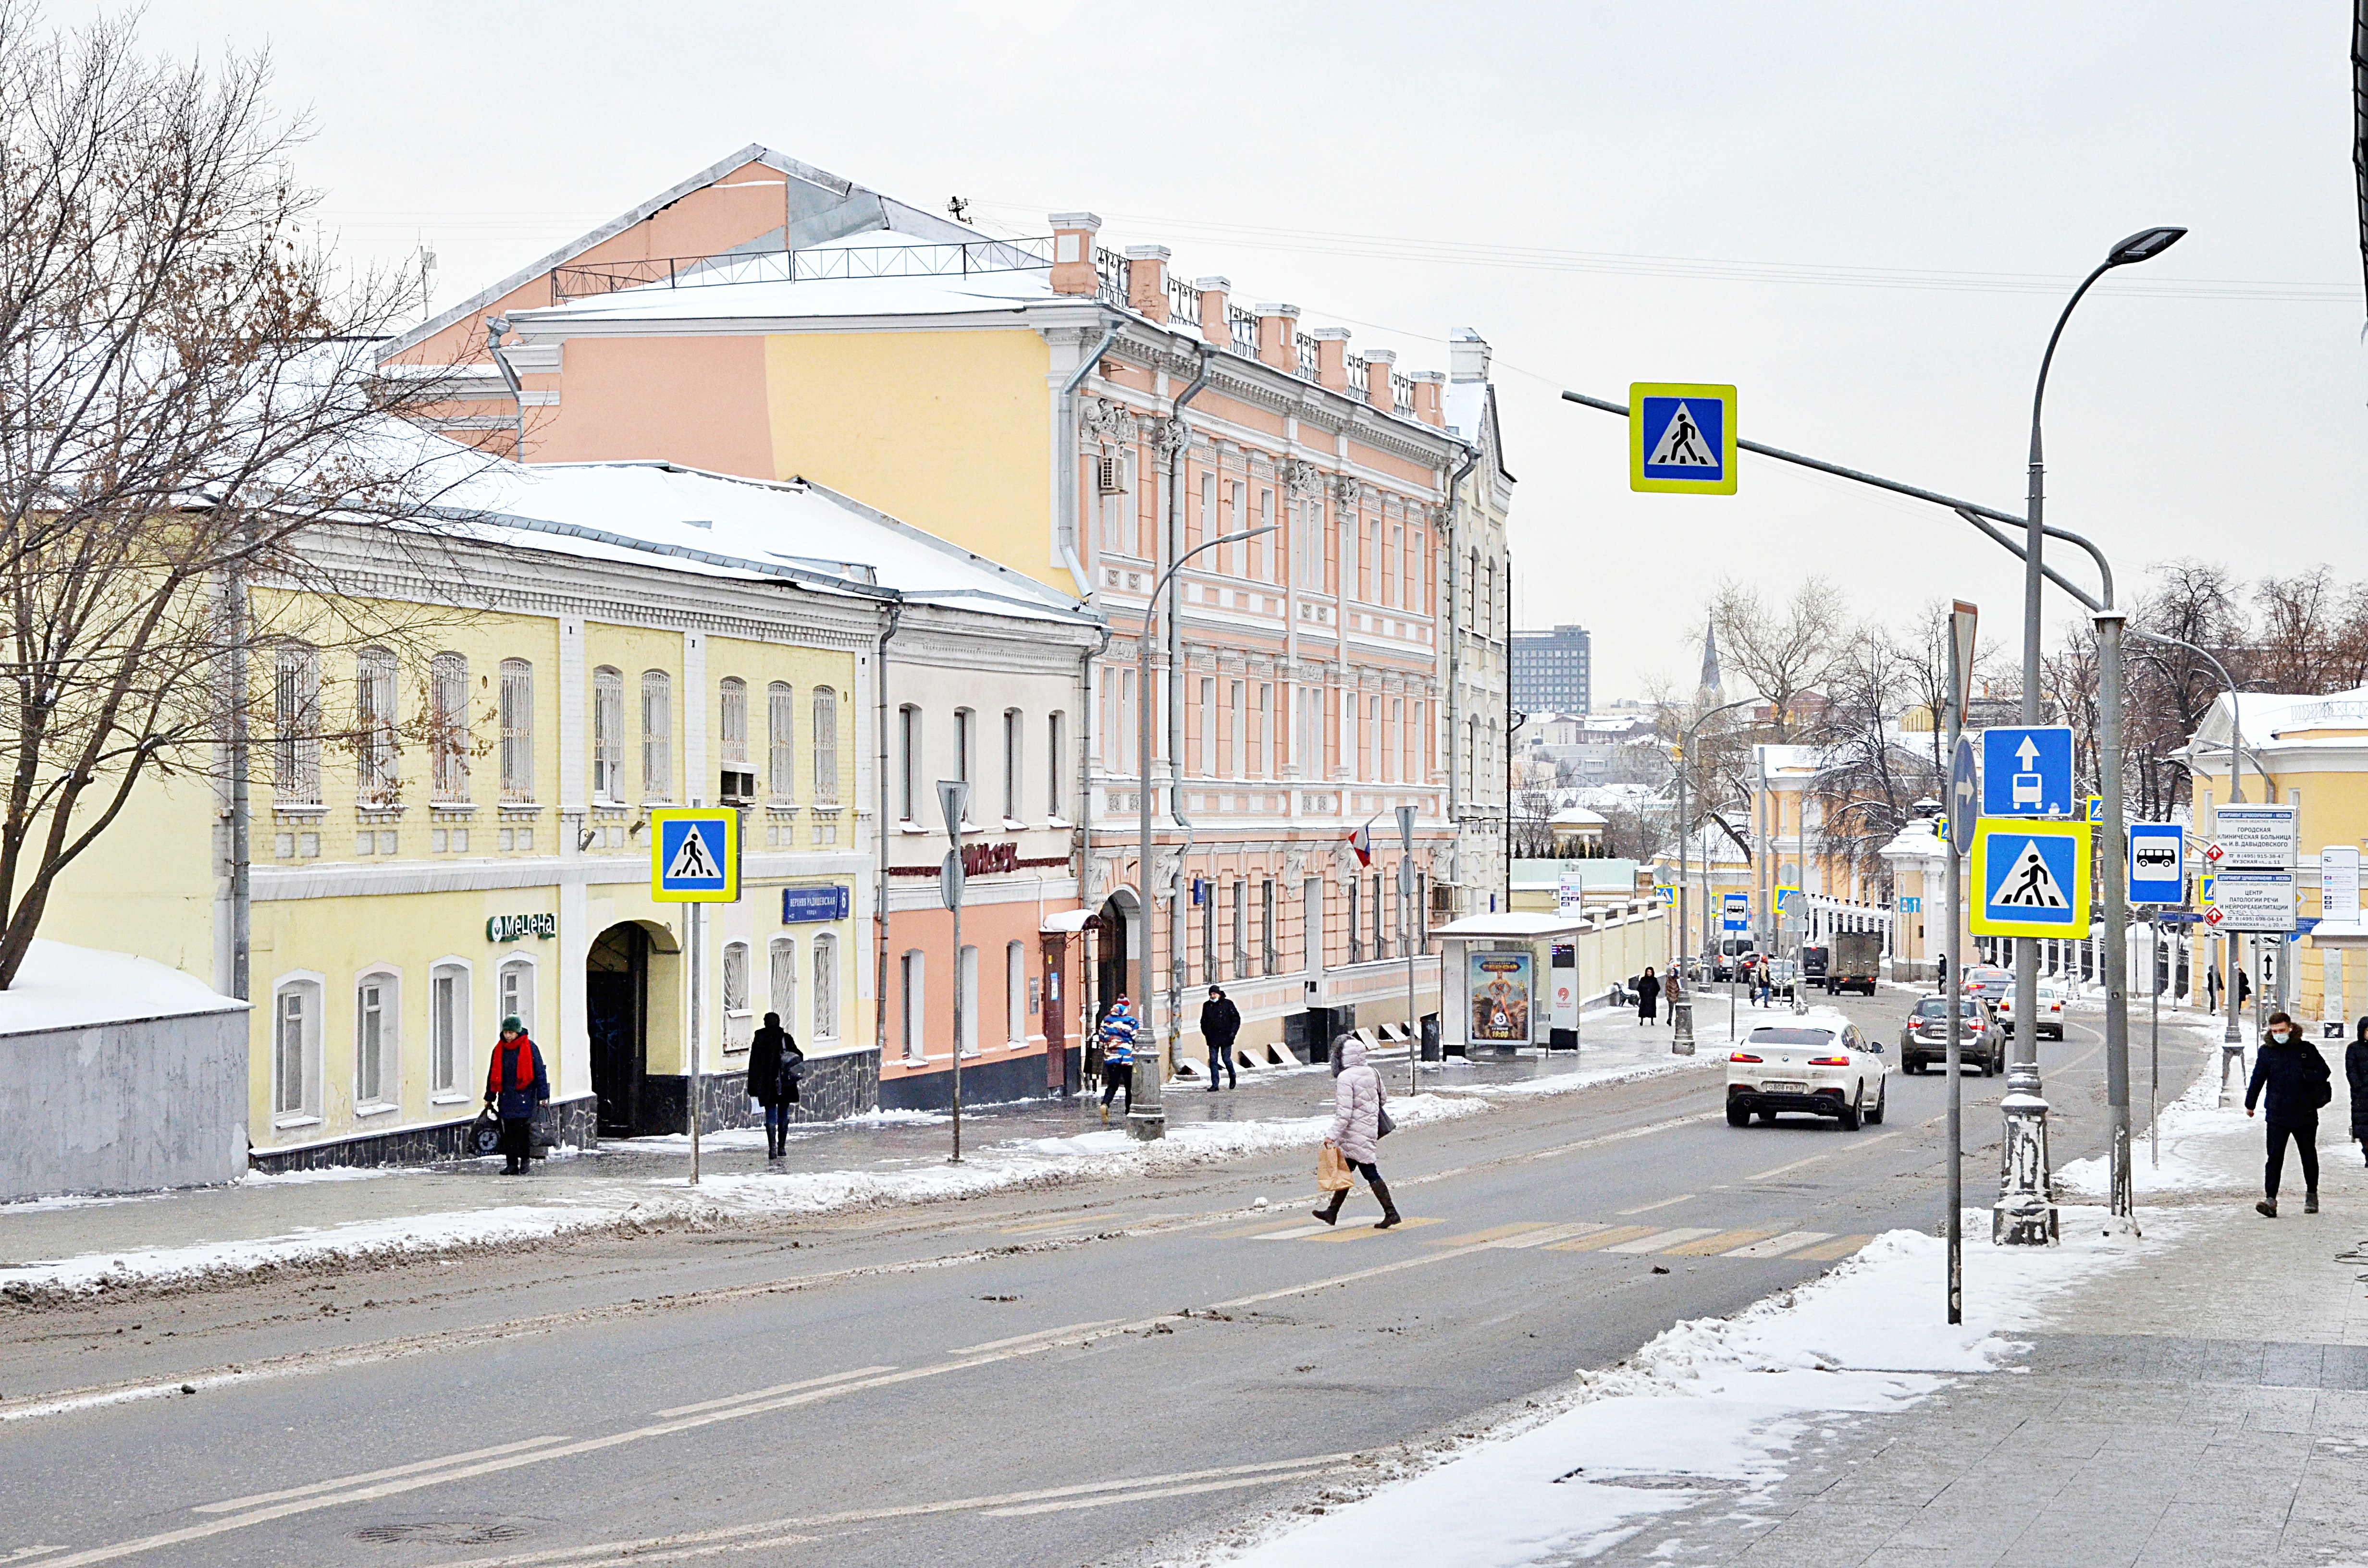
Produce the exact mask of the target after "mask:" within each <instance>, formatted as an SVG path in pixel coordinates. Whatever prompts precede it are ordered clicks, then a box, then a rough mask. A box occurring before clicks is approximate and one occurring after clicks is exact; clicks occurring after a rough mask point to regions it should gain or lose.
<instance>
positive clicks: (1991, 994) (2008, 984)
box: [1964, 963, 2014, 1007]
mask: <svg viewBox="0 0 2368 1568" xmlns="http://www.w3.org/2000/svg"><path fill="white" fill-rule="evenodd" d="M1964 988H1965V990H1967V991H1968V992H1970V993H1972V994H1974V995H1975V996H1978V997H1980V998H1981V999H1982V1000H1983V1001H1985V1002H1987V1003H1988V1004H1989V1005H1990V1006H1993V1007H1995V1006H1998V998H1999V997H2001V996H2004V995H2005V994H2007V993H2008V992H2009V991H2011V990H2013V989H2014V971H2012V970H2010V969H2000V968H1999V967H1998V965H1996V964H1994V963H1977V964H1968V965H1966V966H1965V987H1964Z"/></svg>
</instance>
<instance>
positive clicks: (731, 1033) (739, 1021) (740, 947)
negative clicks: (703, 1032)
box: [723, 942, 754, 1051]
mask: <svg viewBox="0 0 2368 1568" xmlns="http://www.w3.org/2000/svg"><path fill="white" fill-rule="evenodd" d="M753 1032H754V1024H753V1021H752V1019H751V1017H750V1015H749V1012H748V944H747V943H746V942H726V943H724V944H723V1049H724V1050H726V1051H746V1050H747V1049H748V1038H749V1036H750V1035H751V1034H752V1033H753Z"/></svg>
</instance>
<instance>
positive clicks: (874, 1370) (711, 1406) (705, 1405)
mask: <svg viewBox="0 0 2368 1568" xmlns="http://www.w3.org/2000/svg"><path fill="white" fill-rule="evenodd" d="M955 1354H957V1355H959V1354H961V1352H959V1351H957V1352H955ZM894 1370H895V1368H894V1367H858V1368H856V1369H854V1370H853V1371H851V1372H833V1373H832V1374H831V1375H830V1376H828V1377H826V1378H808V1379H806V1380H805V1381H803V1382H801V1383H776V1384H774V1385H773V1386H772V1387H771V1388H768V1389H750V1390H748V1391H747V1392H746V1393H734V1394H726V1395H724V1396H723V1398H722V1399H707V1400H701V1401H700V1403H697V1404H677V1405H676V1406H675V1407H674V1408H673V1409H672V1410H661V1411H659V1412H658V1413H657V1414H658V1415H698V1414H699V1413H700V1411H702V1410H721V1409H723V1407H724V1406H725V1405H727V1404H745V1403H747V1402H748V1401H749V1400H752V1399H770V1398H772V1397H773V1396H774V1395H775V1394H782V1393H795V1392H798V1391H799V1390H800V1389H813V1388H820V1387H822V1386H823V1385H824V1384H825V1383H842V1382H845V1381H847V1380H848V1379H849V1378H868V1377H872V1376H875V1375H876V1374H878V1373H881V1372H893V1371H894ZM356 1479H357V1480H361V1479H367V1478H364V1477H356ZM290 1495H293V1494H290ZM251 1501H254V1502H258V1503H260V1502H263V1501H265V1499H263V1498H260V1497H257V1498H254V1499H251ZM225 1506H226V1505H225Z"/></svg>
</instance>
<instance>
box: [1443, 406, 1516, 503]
mask: <svg viewBox="0 0 2368 1568" xmlns="http://www.w3.org/2000/svg"><path fill="white" fill-rule="evenodd" d="M1440 401H1441V404H1442V406H1443V407H1444V408H1445V410H1446V415H1447V428H1448V431H1449V433H1450V434H1451V435H1453V436H1456V437H1460V438H1461V439H1463V440H1465V441H1468V442H1470V443H1471V444H1472V445H1473V446H1474V447H1476V448H1477V449H1479V450H1480V452H1481V454H1482V455H1483V456H1485V457H1486V458H1489V459H1491V460H1493V461H1494V462H1495V463H1496V465H1497V473H1498V474H1500V475H1502V476H1503V477H1504V479H1505V480H1506V481H1507V482H1508V483H1511V482H1512V479H1513V471H1512V470H1510V469H1508V468H1507V467H1506V466H1505V435H1504V431H1503V430H1502V429H1501V428H1500V427H1499V426H1497V383H1496V382H1494V381H1450V382H1448V383H1447V391H1446V395H1445V396H1444V397H1443V398H1442V399H1441V400H1440Z"/></svg>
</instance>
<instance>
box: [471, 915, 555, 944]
mask: <svg viewBox="0 0 2368 1568" xmlns="http://www.w3.org/2000/svg"><path fill="white" fill-rule="evenodd" d="M558 935H559V916H558V915H488V916H487V917H486V919H485V940H486V941H488V942H515V941H517V940H518V939H519V938H520V937H544V938H549V937H556V936H558Z"/></svg>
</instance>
